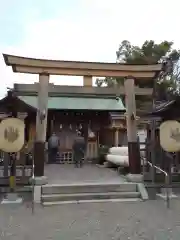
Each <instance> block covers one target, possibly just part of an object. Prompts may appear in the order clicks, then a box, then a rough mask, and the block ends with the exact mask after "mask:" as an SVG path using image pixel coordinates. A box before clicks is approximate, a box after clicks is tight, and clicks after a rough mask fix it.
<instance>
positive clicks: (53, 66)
mask: <svg viewBox="0 0 180 240" xmlns="http://www.w3.org/2000/svg"><path fill="white" fill-rule="evenodd" d="M3 57H4V60H5V63H6V65H8V66H12V69H13V71H14V72H19V73H28V74H39V84H38V101H37V102H38V108H37V109H38V110H37V118H36V141H35V145H34V154H35V155H34V163H35V176H37V177H41V176H44V162H45V156H44V148H45V141H46V129H47V110H48V92H49V76H50V75H71V76H83V83H84V86H83V87H82V89H83V90H82V91H84V92H87V93H88V91H89V89H90V91H92V92H94V95H96V90H95V89H96V88H94V87H92V77H105V76H106V77H124V87H121V88H117V89H116V94H115V96H114V98H116V99H117V100H118V98H119V96H120V94H121V93H122V94H124V95H125V103H126V114H125V118H126V126H127V139H128V149H129V169H130V173H131V174H139V173H140V172H141V164H140V152H139V147H138V140H137V126H136V119H137V118H136V117H137V116H136V103H135V95H136V94H139V95H147V94H150V95H151V94H152V89H145V88H138V87H135V86H134V82H135V81H137V83H138V81H152V80H153V79H154V78H155V77H156V76H157V75H158V74H159V73H160V72H161V71H162V70H164V69H163V67H164V65H163V64H154V65H128V64H119V63H118V64H117V63H97V62H94V63H93V62H76V61H74V62H73V61H54V60H44V59H33V58H25V57H18V56H13V55H8V54H3ZM99 91H101V89H100V90H99ZM87 108H88V106H87Z"/></svg>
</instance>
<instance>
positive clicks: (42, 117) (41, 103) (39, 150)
mask: <svg viewBox="0 0 180 240" xmlns="http://www.w3.org/2000/svg"><path fill="white" fill-rule="evenodd" d="M37 86H38V99H37V105H38V106H37V115H36V138H35V143H34V175H35V177H36V178H37V179H38V178H39V181H40V182H41V181H43V182H45V183H46V181H47V179H46V177H44V164H45V159H46V157H45V143H46V128H47V113H48V88H49V74H47V73H41V74H39V84H38V85H37ZM40 178H41V180H40Z"/></svg>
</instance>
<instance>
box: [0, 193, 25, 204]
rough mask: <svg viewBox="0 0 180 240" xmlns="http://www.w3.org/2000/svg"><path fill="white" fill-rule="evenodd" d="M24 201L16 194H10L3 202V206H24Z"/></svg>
mask: <svg viewBox="0 0 180 240" xmlns="http://www.w3.org/2000/svg"><path fill="white" fill-rule="evenodd" d="M22 202H23V199H22V198H20V197H18V195H17V194H16V193H8V194H7V195H6V197H5V198H4V199H3V200H2V201H1V204H22Z"/></svg>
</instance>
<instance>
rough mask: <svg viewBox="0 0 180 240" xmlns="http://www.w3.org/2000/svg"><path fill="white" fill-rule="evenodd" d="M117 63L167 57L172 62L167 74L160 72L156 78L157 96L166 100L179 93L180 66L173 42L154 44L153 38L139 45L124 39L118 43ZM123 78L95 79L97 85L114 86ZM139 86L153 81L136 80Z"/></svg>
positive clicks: (159, 59) (163, 59) (150, 62)
mask: <svg viewBox="0 0 180 240" xmlns="http://www.w3.org/2000/svg"><path fill="white" fill-rule="evenodd" d="M116 57H117V63H127V64H156V63H162V62H165V61H166V60H167V59H168V60H170V62H171V63H172V67H171V69H170V72H169V73H168V74H160V76H159V77H158V79H157V87H156V90H157V92H158V94H157V96H158V98H160V99H161V100H162V99H163V100H167V99H169V98H171V97H172V96H174V95H176V94H179V89H180V86H179V84H180V67H179V65H178V61H179V57H180V51H179V50H176V49H173V42H168V41H163V42H161V43H159V44H156V43H155V42H154V41H153V40H150V41H145V42H144V44H143V45H142V46H141V47H138V46H134V45H132V44H131V43H130V42H129V41H127V40H124V41H122V42H121V44H120V45H119V49H118V50H117V52H116ZM123 82H124V79H123V78H121V77H120V78H112V77H106V78H104V79H97V80H96V85H97V86H108V87H110V86H114V85H115V84H118V85H122V84H123ZM136 85H138V86H139V87H153V85H154V83H153V81H151V82H148V83H147V81H136Z"/></svg>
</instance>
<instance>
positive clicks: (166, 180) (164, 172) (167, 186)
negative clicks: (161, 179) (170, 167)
mask: <svg viewBox="0 0 180 240" xmlns="http://www.w3.org/2000/svg"><path fill="white" fill-rule="evenodd" d="M146 163H147V164H148V165H149V166H150V167H151V170H152V168H155V169H156V170H158V171H160V172H161V173H163V174H164V176H165V188H166V204H167V208H169V207H170V197H169V174H168V173H167V172H166V171H164V170H163V169H161V168H160V167H158V166H156V165H153V164H152V163H151V162H149V161H146Z"/></svg>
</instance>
